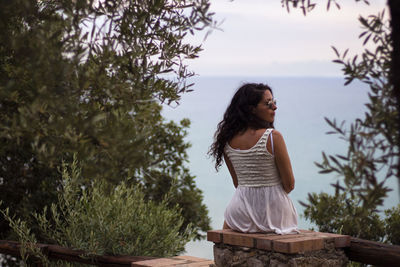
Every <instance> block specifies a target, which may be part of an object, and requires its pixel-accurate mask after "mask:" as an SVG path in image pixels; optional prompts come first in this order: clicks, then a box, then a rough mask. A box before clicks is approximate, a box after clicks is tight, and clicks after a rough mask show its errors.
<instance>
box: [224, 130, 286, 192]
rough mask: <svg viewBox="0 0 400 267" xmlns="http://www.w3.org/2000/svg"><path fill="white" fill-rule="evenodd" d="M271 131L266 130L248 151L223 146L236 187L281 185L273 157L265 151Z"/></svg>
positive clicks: (227, 145)
mask: <svg viewBox="0 0 400 267" xmlns="http://www.w3.org/2000/svg"><path fill="white" fill-rule="evenodd" d="M272 130H273V129H267V130H266V131H265V132H264V134H263V135H262V136H261V138H260V139H259V140H258V142H257V143H256V144H255V145H254V146H253V147H252V148H250V149H246V150H241V149H234V148H232V147H231V146H230V145H229V144H226V146H225V154H226V155H227V156H228V158H229V160H230V161H231V162H232V165H233V168H234V170H235V173H236V176H237V180H238V185H239V186H248V187H259V186H273V185H278V184H280V183H281V179H280V177H279V172H278V169H277V167H276V164H275V159H274V156H273V155H271V154H270V153H269V152H268V151H267V140H268V136H269V135H270V134H271V132H272Z"/></svg>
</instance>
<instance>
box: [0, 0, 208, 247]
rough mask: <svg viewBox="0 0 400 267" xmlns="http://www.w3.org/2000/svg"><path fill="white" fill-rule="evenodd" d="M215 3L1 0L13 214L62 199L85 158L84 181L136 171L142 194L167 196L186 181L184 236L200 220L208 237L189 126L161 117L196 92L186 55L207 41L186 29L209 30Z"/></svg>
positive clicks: (4, 128) (6, 171) (2, 229)
mask: <svg viewBox="0 0 400 267" xmlns="http://www.w3.org/2000/svg"><path fill="white" fill-rule="evenodd" d="M208 8H209V2H208V0H188V1H180V0H173V1H165V0H157V1H153V0H143V1H125V0H117V1H61V0H51V1H36V0H18V1H2V2H1V3H0V164H1V168H0V200H3V202H5V204H6V205H7V206H8V207H9V208H10V212H11V213H12V214H16V215H18V216H19V217H21V218H23V217H24V216H25V215H26V214H29V212H31V211H38V210H41V209H42V208H43V206H44V205H49V204H50V203H52V202H54V201H56V198H57V196H56V190H57V188H59V187H60V186H61V182H60V179H59V178H58V177H60V175H59V173H58V171H57V170H58V168H59V167H60V166H61V162H62V160H65V161H67V162H68V161H71V160H72V155H73V154H74V153H77V155H78V160H79V162H80V163H81V164H82V173H83V177H87V178H88V177H90V178H91V179H93V180H96V181H97V180H102V179H106V180H107V181H108V182H109V184H114V185H116V184H119V182H120V181H121V179H124V178H125V177H128V178H129V181H128V182H127V183H130V184H142V185H144V188H143V191H144V192H145V197H146V199H154V200H155V201H161V200H162V199H163V196H164V195H165V194H166V193H167V192H169V191H170V189H171V186H170V184H171V181H173V180H176V179H178V182H177V183H178V185H179V186H178V188H176V190H175V193H174V194H173V197H172V198H174V202H173V204H171V205H172V206H174V205H175V204H178V205H179V206H180V208H182V210H183V211H184V215H185V221H184V226H183V227H182V231H183V230H184V229H185V227H186V226H187V225H188V224H189V223H191V222H192V223H193V224H194V227H195V229H196V236H195V238H197V239H200V238H201V237H202V236H203V235H202V232H203V231H206V230H208V229H209V224H210V219H209V217H208V216H207V209H206V207H205V205H204V204H202V194H201V191H200V190H199V189H197V188H196V186H195V184H194V177H193V176H191V175H190V173H189V170H188V169H187V168H186V167H185V166H184V164H185V162H186V161H187V154H186V149H187V148H188V147H189V144H187V143H186V142H184V137H185V135H186V130H185V129H186V128H187V127H188V126H189V123H188V122H187V121H183V122H182V123H181V124H180V125H178V124H175V123H173V122H166V121H165V120H164V119H163V118H162V116H161V114H160V112H161V103H171V102H178V101H179V99H180V96H181V94H183V93H185V92H188V91H190V90H191V89H190V84H186V79H187V78H188V77H191V76H193V75H194V74H193V73H192V72H191V71H190V70H189V69H188V68H187V65H186V60H188V59H193V58H196V57H197V56H198V53H199V52H200V50H201V47H200V46H193V45H190V44H188V43H187V42H186V39H185V36H186V35H187V34H194V33H195V32H197V31H199V30H202V29H204V28H206V27H209V26H212V25H213V23H214V22H213V20H212V13H210V12H209V10H208ZM150 181H154V182H150ZM90 183H91V181H90V180H86V181H84V184H85V186H89V185H90ZM164 185H165V186H164ZM154 187H155V188H154ZM112 188H113V186H110V189H109V190H112ZM153 189H154V190H153ZM192 200H195V201H197V202H196V204H193V203H191V202H190V201H192ZM25 220H29V218H28V217H26V216H25ZM32 230H33V231H34V232H36V230H37V227H36V226H32ZM7 235H8V231H7V224H6V222H5V220H4V218H0V236H2V237H3V238H5V237H6V236H7ZM38 239H39V240H40V239H41V237H40V236H38Z"/></svg>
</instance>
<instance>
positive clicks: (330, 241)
mask: <svg viewBox="0 0 400 267" xmlns="http://www.w3.org/2000/svg"><path fill="white" fill-rule="evenodd" d="M207 240H208V241H211V242H214V243H216V244H226V245H233V246H240V247H247V248H256V249H260V250H265V251H273V252H279V253H286V254H295V253H304V252H308V251H317V250H321V249H324V248H326V247H327V246H330V247H332V248H344V247H349V246H350V236H346V235H338V234H331V233H321V232H314V231H310V230H300V234H290V235H278V234H275V233H271V234H269V233H268V234H246V233H239V232H235V231H233V230H213V231H208V232H207Z"/></svg>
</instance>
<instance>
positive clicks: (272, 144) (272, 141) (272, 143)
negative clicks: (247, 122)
mask: <svg viewBox="0 0 400 267" xmlns="http://www.w3.org/2000/svg"><path fill="white" fill-rule="evenodd" d="M269 136H270V139H271V148H272V155H274V139H273V138H272V131H271V132H270V134H269Z"/></svg>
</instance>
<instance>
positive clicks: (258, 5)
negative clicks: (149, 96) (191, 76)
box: [187, 0, 386, 76]
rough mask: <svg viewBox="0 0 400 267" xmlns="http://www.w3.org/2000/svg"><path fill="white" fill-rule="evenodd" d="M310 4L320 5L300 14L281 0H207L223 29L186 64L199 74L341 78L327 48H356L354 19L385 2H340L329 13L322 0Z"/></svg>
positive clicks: (358, 47) (357, 26)
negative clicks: (209, 1) (285, 5)
mask: <svg viewBox="0 0 400 267" xmlns="http://www.w3.org/2000/svg"><path fill="white" fill-rule="evenodd" d="M315 2H320V3H321V4H319V5H317V7H316V8H315V9H314V10H313V11H312V12H311V13H310V14H308V15H307V16H306V17H304V16H303V14H302V13H301V10H300V9H298V10H291V12H290V13H288V12H287V11H286V9H285V8H282V5H281V1H280V0H235V1H229V0H211V10H212V11H214V12H215V13H216V19H217V20H218V21H223V23H222V25H220V28H221V29H222V31H219V30H214V31H213V32H212V34H211V35H209V36H208V38H207V39H206V40H205V41H204V43H203V49H204V51H202V52H201V54H200V58H198V59H195V60H191V61H188V62H187V63H188V64H189V65H190V67H191V69H193V70H194V71H195V72H196V73H197V74H199V75H201V76H209V75H212V76H225V75H227V76H238V75H239V76H340V75H341V72H340V66H339V65H337V64H334V63H332V62H331V61H332V60H333V59H335V54H334V52H333V50H332V49H331V46H332V45H334V46H335V47H337V48H338V49H339V50H340V51H343V50H345V49H346V48H350V51H349V54H354V53H357V52H359V51H361V48H362V46H361V43H362V42H361V41H360V40H359V39H358V35H359V34H360V33H361V31H362V29H361V26H360V24H359V22H358V20H357V18H358V17H359V15H360V14H362V15H368V14H375V13H377V12H379V11H381V10H382V9H383V8H384V7H385V3H386V1H385V0H371V1H370V2H371V3H370V5H369V6H368V5H365V4H364V3H362V2H361V3H355V1H354V0H353V1H351V0H343V1H338V2H340V3H341V7H342V8H341V9H340V10H337V9H336V8H335V7H331V10H330V11H329V12H327V11H326V0H324V1H322V0H316V1H315ZM202 36H204V35H201V34H200V35H198V37H196V38H191V40H190V41H191V42H194V43H199V42H201V41H202Z"/></svg>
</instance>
